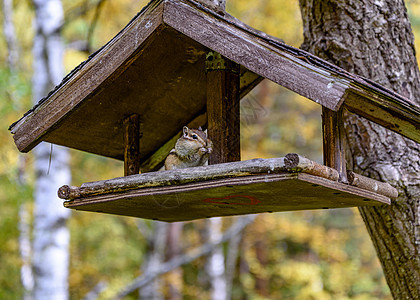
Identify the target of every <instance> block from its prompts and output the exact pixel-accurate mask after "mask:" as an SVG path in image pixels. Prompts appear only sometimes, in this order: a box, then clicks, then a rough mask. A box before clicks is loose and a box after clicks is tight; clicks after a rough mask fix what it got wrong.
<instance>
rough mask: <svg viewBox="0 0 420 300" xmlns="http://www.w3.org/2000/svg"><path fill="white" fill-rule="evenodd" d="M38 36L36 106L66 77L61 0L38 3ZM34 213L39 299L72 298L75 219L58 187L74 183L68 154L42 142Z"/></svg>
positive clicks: (36, 292)
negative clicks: (71, 243)
mask: <svg viewBox="0 0 420 300" xmlns="http://www.w3.org/2000/svg"><path fill="white" fill-rule="evenodd" d="M33 3H34V5H35V22H34V26H35V37H34V45H33V59H34V65H33V66H34V75H33V81H32V85H33V99H34V102H37V101H38V100H39V99H41V98H42V97H44V96H46V95H47V93H48V92H49V91H50V90H51V89H52V88H53V87H54V86H55V85H57V84H58V83H59V82H60V81H61V79H62V77H63V63H62V55H63V45H62V42H61V37H60V27H61V24H62V22H63V8H62V4H61V1H60V0H33ZM34 154H35V172H36V183H35V194H34V198H35V209H34V240H33V270H34V280H35V287H34V299H42V300H46V299H51V300H53V299H54V300H57V299H68V282H67V278H68V265H69V250H68V248H69V240H70V234H69V230H68V229H67V226H66V220H67V219H68V217H69V216H70V212H69V210H67V209H65V208H64V207H63V205H62V203H61V201H60V200H59V199H58V197H57V189H58V188H59V187H60V186H61V185H63V184H66V183H69V182H70V180H71V175H70V170H69V167H68V159H69V154H68V151H67V150H66V149H64V148H61V147H54V148H52V147H51V146H50V145H49V144H45V143H42V144H40V145H38V146H37V147H36V148H35V150H34Z"/></svg>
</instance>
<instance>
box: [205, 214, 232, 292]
mask: <svg viewBox="0 0 420 300" xmlns="http://www.w3.org/2000/svg"><path fill="white" fill-rule="evenodd" d="M206 230H207V240H208V241H209V242H210V243H217V242H218V241H219V240H220V239H221V237H222V218H220V217H216V218H210V219H207V220H206ZM206 272H207V276H208V277H209V281H210V286H211V297H210V298H211V299H212V300H226V299H228V298H227V294H228V293H227V290H226V287H227V285H226V276H225V256H224V254H223V248H222V245H220V246H219V247H217V248H215V249H214V250H213V251H212V252H211V253H210V255H209V256H208V258H207V264H206Z"/></svg>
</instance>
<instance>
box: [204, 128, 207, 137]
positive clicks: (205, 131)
mask: <svg viewBox="0 0 420 300" xmlns="http://www.w3.org/2000/svg"><path fill="white" fill-rule="evenodd" d="M204 134H205V135H206V137H208V135H207V129H206V130H204Z"/></svg>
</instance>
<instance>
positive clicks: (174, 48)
mask: <svg viewBox="0 0 420 300" xmlns="http://www.w3.org/2000/svg"><path fill="white" fill-rule="evenodd" d="M208 51H215V52H218V53H220V54H222V55H223V56H224V57H226V58H227V59H229V60H232V61H234V62H236V63H238V64H239V65H240V66H241V69H240V73H241V86H240V89H241V90H240V94H241V97H242V96H244V95H245V94H246V93H247V92H249V91H250V90H251V89H252V88H253V87H254V86H255V85H256V84H258V83H259V82H260V81H261V80H262V79H263V78H268V79H270V80H272V81H274V82H276V83H278V84H280V85H282V86H284V87H286V88H289V89H290V90H292V91H294V92H296V93H298V94H300V95H302V96H304V97H307V98H309V99H311V100H313V101H315V102H317V103H319V104H320V105H322V106H324V107H327V108H329V109H332V110H334V111H337V110H338V109H339V108H340V107H341V106H343V105H344V106H345V107H346V108H347V109H348V110H350V111H351V112H354V113H356V114H358V115H361V116H363V117H365V118H367V119H369V120H371V121H373V122H376V123H378V124H380V125H382V126H384V127H386V128H389V129H391V130H393V131H396V132H398V133H400V134H402V135H404V136H406V137H408V138H411V139H413V140H414V141H417V142H420V109H419V107H418V106H416V105H415V104H414V103H413V102H411V101H410V100H408V99H406V98H404V97H402V96H400V95H398V94H396V93H394V92H392V91H390V90H388V89H386V88H384V87H382V86H380V85H378V84H376V83H374V82H372V81H370V80H368V79H365V78H362V77H359V76H356V75H354V74H351V73H349V72H346V71H344V70H342V69H340V68H339V67H337V66H335V65H332V64H330V63H328V62H326V61H324V60H322V59H320V58H318V57H316V56H313V55H311V54H309V53H307V52H305V51H302V50H299V49H296V48H293V47H291V46H288V45H286V44H284V43H283V42H281V41H280V40H278V39H276V38H273V37H271V36H269V35H267V34H265V33H263V32H260V31H257V30H255V29H252V28H250V27H248V26H247V25H245V24H243V23H242V22H240V21H239V20H237V19H235V18H233V17H232V16H230V15H228V14H225V15H223V16H222V15H219V14H217V13H215V12H213V11H211V10H209V9H207V8H205V7H203V6H202V5H200V4H199V3H197V2H195V1H193V0H159V1H152V2H150V3H149V4H148V6H146V7H145V8H144V9H143V10H142V11H141V12H140V13H139V14H138V15H137V16H136V17H134V18H133V19H132V20H131V21H130V22H129V24H128V25H127V26H126V27H125V28H124V29H123V30H122V31H121V32H120V33H118V34H117V35H116V36H115V37H114V38H113V39H112V40H111V41H109V42H108V43H107V44H106V45H105V46H104V47H102V48H101V49H100V50H99V51H97V52H96V53H95V54H93V55H91V56H90V57H89V58H88V59H87V60H86V61H85V62H83V63H82V64H80V65H79V66H78V67H77V68H76V69H75V70H73V71H72V72H71V73H70V74H69V75H67V76H66V77H65V78H64V79H63V81H62V82H61V83H60V84H59V85H58V86H57V87H56V88H55V89H54V90H53V91H52V92H51V93H50V94H49V95H48V96H47V97H45V98H44V99H42V100H40V101H39V103H38V104H37V105H36V106H35V107H34V108H32V109H31V110H30V111H28V112H27V113H26V114H25V115H24V117H22V118H21V119H20V120H18V121H17V122H16V123H14V124H13V125H11V126H10V130H11V132H12V133H13V134H14V140H15V143H16V145H17V147H18V149H19V150H20V151H22V152H27V151H29V150H31V149H32V148H33V147H34V146H36V145H37V144H38V143H40V142H41V141H47V142H51V143H55V144H59V145H63V146H67V147H70V148H75V149H79V150H83V151H87V152H91V153H95V154H99V155H103V156H107V157H112V158H116V159H120V160H122V159H123V151H124V145H123V142H122V139H123V128H122V120H123V119H124V118H125V117H126V116H128V115H130V114H133V113H137V114H139V115H140V116H141V131H142V146H141V150H140V151H141V153H140V158H141V160H142V161H144V160H147V159H148V158H150V157H151V155H152V154H153V153H155V152H156V151H157V150H158V149H160V148H161V147H162V146H163V145H165V143H167V142H168V141H171V139H172V140H173V138H174V137H176V135H177V134H178V132H179V131H180V130H181V128H182V126H183V125H185V124H192V126H200V125H204V124H205V123H206V115H205V111H206V74H205V59H206V53H208Z"/></svg>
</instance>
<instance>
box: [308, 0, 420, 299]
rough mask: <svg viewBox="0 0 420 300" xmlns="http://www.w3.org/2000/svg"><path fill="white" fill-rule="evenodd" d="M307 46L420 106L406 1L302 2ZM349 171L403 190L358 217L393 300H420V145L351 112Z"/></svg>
mask: <svg viewBox="0 0 420 300" xmlns="http://www.w3.org/2000/svg"><path fill="white" fill-rule="evenodd" d="M300 7H301V12H302V19H303V27H304V43H303V45H302V48H303V49H305V50H308V51H309V52H312V53H314V54H315V55H317V56H319V57H321V58H324V59H327V60H329V61H331V62H332V63H334V64H336V65H338V66H340V67H342V68H344V69H346V70H348V71H350V72H353V73H356V74H358V75H362V76H365V77H367V78H370V79H372V80H374V81H376V82H378V83H380V84H382V85H384V86H387V87H389V88H391V89H393V90H394V91H396V92H398V93H400V94H402V95H404V96H405V97H407V98H410V99H412V100H413V101H416V102H417V103H418V104H419V105H420V102H419V101H420V100H419V99H420V80H419V70H418V66H417V63H416V58H415V50H414V38H413V34H412V31H411V27H410V23H409V20H408V16H407V11H406V8H405V5H404V2H403V0H380V1H377V0H376V1H374V0H364V1H352V0H329V1H318V0H300ZM346 136H347V139H348V144H349V148H350V149H349V150H350V153H351V157H349V164H350V166H349V169H353V170H355V171H356V172H357V173H361V174H364V175H366V176H369V177H372V178H375V179H379V180H382V181H387V182H389V183H390V184H391V185H393V186H394V187H396V188H397V189H398V191H399V197H398V199H397V200H395V201H393V202H392V205H391V206H390V207H364V208H360V209H359V210H360V213H361V215H362V217H363V219H364V221H365V224H366V227H367V229H368V232H369V234H370V236H371V239H372V242H373V244H374V246H375V248H376V251H377V254H378V257H379V260H380V262H381V264H382V267H383V270H384V273H385V277H386V280H387V282H388V285H389V287H390V289H391V292H392V295H393V297H394V298H395V299H420V253H419V248H420V223H419V222H420V205H419V202H420V175H419V174H420V162H419V157H420V146H419V145H418V144H416V143H415V142H413V141H411V140H407V139H405V138H403V137H401V136H400V135H398V134H395V133H392V132H390V131H388V130H386V129H384V128H382V127H380V126H378V125H375V124H372V123H371V122H368V121H366V120H364V119H362V118H358V117H356V116H354V115H351V114H348V115H347V117H346Z"/></svg>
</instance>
